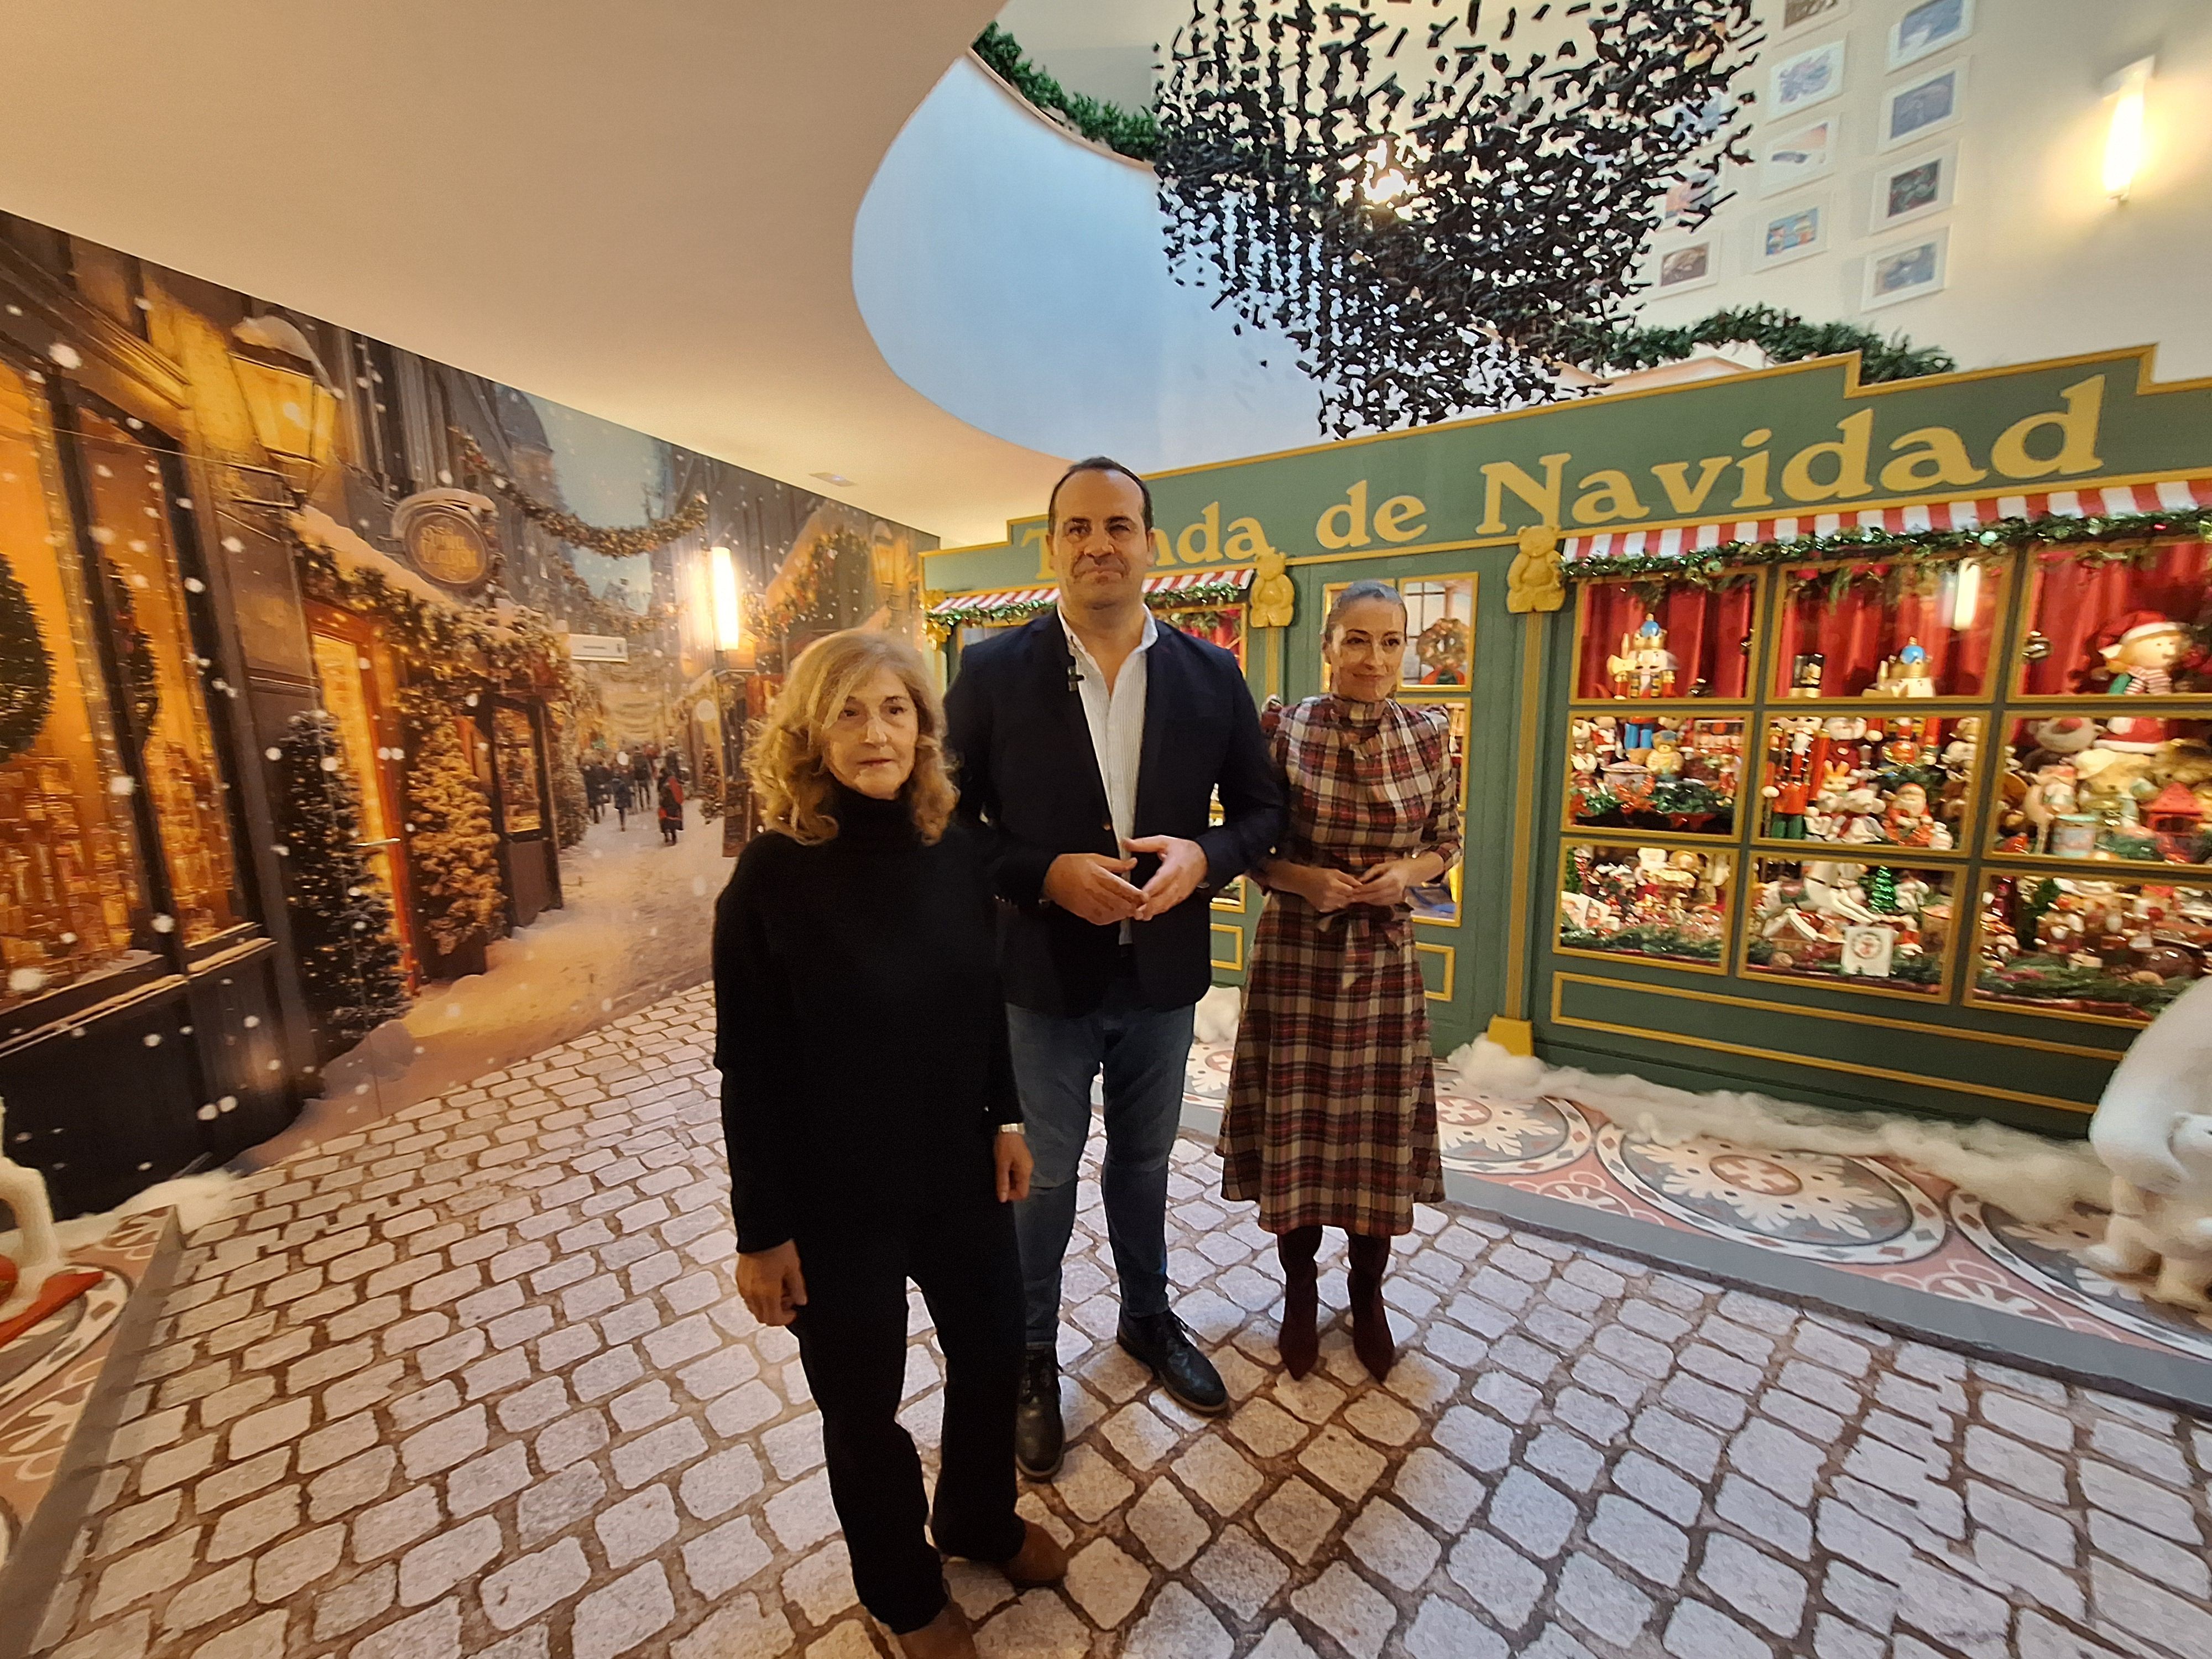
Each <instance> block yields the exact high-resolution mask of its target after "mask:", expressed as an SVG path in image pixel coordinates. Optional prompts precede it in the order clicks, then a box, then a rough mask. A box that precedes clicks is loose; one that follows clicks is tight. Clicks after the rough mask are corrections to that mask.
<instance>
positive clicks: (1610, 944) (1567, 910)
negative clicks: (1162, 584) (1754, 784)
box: [1556, 843, 1734, 973]
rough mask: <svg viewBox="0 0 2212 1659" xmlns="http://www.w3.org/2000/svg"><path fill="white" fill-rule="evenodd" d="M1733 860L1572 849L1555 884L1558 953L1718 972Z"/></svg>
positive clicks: (1676, 851) (1685, 853)
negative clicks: (1565, 952) (1647, 962)
mask: <svg viewBox="0 0 2212 1659" xmlns="http://www.w3.org/2000/svg"><path fill="white" fill-rule="evenodd" d="M1733 869H1734V860H1733V857H1732V856H1731V855H1730V854H1726V853H1721V852H1704V851H1697V850H1692V849H1691V848H1671V847H1637V846H1633V845H1616V844H1601V843H1573V844H1570V845H1569V846H1568V847H1566V848H1565V849H1564V856H1563V859H1562V860H1561V870H1560V877H1559V927H1558V932H1557V935H1556V945H1557V948H1558V949H1559V950H1560V951H1567V952H1571V953H1576V954H1581V955H1595V956H1608V957H1632V958H1638V959H1643V960H1648V961H1653V962H1662V963H1671V964H1674V965H1676V966H1687V967H1694V968H1702V969H1709V970H1711V971H1712V972H1714V973H1718V972H1720V971H1721V957H1722V947H1723V945H1724V943H1725V942H1726V939H1727V937H1728V914H1729V881H1730V878H1731V874H1732V872H1733Z"/></svg>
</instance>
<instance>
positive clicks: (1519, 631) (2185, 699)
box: [928, 349, 2212, 1133]
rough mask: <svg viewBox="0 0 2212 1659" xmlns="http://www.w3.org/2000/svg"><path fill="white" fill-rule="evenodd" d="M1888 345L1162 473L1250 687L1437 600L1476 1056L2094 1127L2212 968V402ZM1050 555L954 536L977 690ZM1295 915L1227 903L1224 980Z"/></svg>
mask: <svg viewBox="0 0 2212 1659" xmlns="http://www.w3.org/2000/svg"><path fill="white" fill-rule="evenodd" d="M1152 484H1153V489H1154V495H1155V499H1156V501H1157V503H1158V532H1157V533H1156V535H1155V538H1154V545H1155V563H1156V568H1155V571H1154V573H1153V577H1152V580H1153V582H1154V584H1155V585H1156V586H1158V587H1160V588H1161V589H1163V590H1164V591H1163V592H1161V593H1160V594H1158V595H1156V596H1155V604H1156V605H1162V606H1165V605H1168V604H1170V603H1171V602H1172V592H1173V585H1176V584H1185V585H1190V586H1197V585H1199V584H1204V583H1212V584H1214V585H1215V586H1220V587H1222V588H1223V589H1224V590H1225V592H1226V591H1227V590H1230V589H1233V590H1235V593H1236V598H1235V599H1233V600H1232V599H1226V598H1225V599H1223V600H1222V601H1220V603H1221V604H1222V605H1223V607H1224V614H1225V616H1226V617H1231V618H1233V627H1232V628H1231V629H1230V630H1229V631H1230V632H1231V634H1233V636H1234V638H1235V641H1236V642H1237V645H1238V647H1239V648H1240V649H1241V650H1242V651H1243V654H1244V659H1245V663H1246V669H1247V678H1248V681H1249V684H1250V687H1251V690H1252V692H1253V695H1254V696H1255V697H1260V698H1265V697H1267V696H1282V697H1284V698H1285V699H1286V700H1289V701H1293V702H1294V701H1296V700H1297V699H1298V698H1299V697H1302V696H1310V695H1311V694H1313V693H1314V692H1316V691H1318V690H1322V689H1324V685H1323V674H1324V670H1323V666H1322V662H1321V655H1320V629H1321V623H1322V617H1323V616H1324V615H1325V614H1326V611H1327V609H1328V603H1329V600H1330V598H1331V596H1332V594H1333V592H1334V590H1336V589H1337V588H1338V587H1339V586H1340V585H1342V584H1344V583H1346V582H1349V581H1352V580H1356V579H1358V578H1361V577H1365V576H1379V577H1382V578H1384V579H1386V580H1392V581H1395V583H1397V584H1398V586H1399V587H1400V591H1401V592H1402V593H1403V594H1404V595H1405V597H1406V599H1407V607H1408V611H1409V623H1410V626H1409V644H1408V648H1407V661H1406V667H1405V678H1404V687H1403V690H1401V694H1400V695H1401V696H1403V697H1406V698H1407V699H1417V700H1419V701H1423V702H1434V703H1437V704H1440V705H1442V706H1443V707H1444V708H1447V709H1449V711H1450V713H1451V716H1452V729H1453V732H1454V733H1455V740H1456V742H1457V744H1458V745H1459V750H1460V757H1461V764H1462V780H1463V790H1464V799H1465V806H1466V811H1467V845H1468V858H1467V861H1466V865H1465V867H1464V870H1463V872H1455V875H1454V877H1453V878H1452V879H1451V881H1450V883H1449V885H1448V886H1447V885H1441V884H1440V885H1439V886H1438V887H1437V889H1436V890H1433V891H1431V892H1429V893H1426V894H1424V895H1423V896H1421V902H1419V906H1418V908H1417V910H1416V916H1415V921H1416V929H1417V933H1418V935H1419V952H1420V957H1421V961H1422V965H1423V969H1424V972H1425V975H1426V978H1427V983H1428V989H1429V995H1430V998H1431V1018H1432V1023H1433V1025H1434V1028H1435V1033H1436V1038H1437V1044H1438V1047H1439V1048H1442V1049H1449V1048H1455V1047H1456V1046H1458V1045H1459V1044H1461V1043H1463V1042H1468V1041H1471V1040H1472V1039H1473V1038H1474V1037H1475V1036H1481V1035H1489V1036H1492V1037H1493V1038H1494V1039H1496V1040H1498V1041H1499V1042H1503V1043H1504V1044H1506V1045H1507V1046H1509V1047H1510V1048H1515V1049H1516V1051H1518V1052H1522V1053H1527V1052H1531V1051H1533V1052H1534V1053H1536V1054H1541V1056H1543V1057H1544V1058H1546V1059H1547V1060H1552V1061H1553V1062H1555V1063H1559V1064H1563V1065H1578V1066H1589V1067H1590V1068H1592V1069H1595V1070H1600V1071H1627V1070H1632V1071H1636V1072H1638V1073H1643V1074H1644V1075H1647V1076H1650V1077H1654V1078H1656V1079H1662V1080H1664V1081H1668V1082H1672V1083H1676V1084H1680V1085H1686V1086H1690V1087H1695V1088H1712V1087H1744V1086H1751V1087H1755V1088H1758V1089H1761V1090H1764V1091H1768V1092H1771V1093H1777V1094H1781V1095H1784V1096H1786V1097H1793V1098H1797V1099H1805V1100H1811V1101H1814V1102H1816V1103H1829V1104H1838V1105H1849V1106H1868V1105H1879V1106H1889V1107H1894V1106H1899V1105H1903V1106H1906V1107H1910V1108H1912V1109H1920V1110H1924V1111H1928V1112H1931V1113H1942V1114H1948V1115H1962V1116H1981V1117H1994V1118H1999V1119H2005V1120H2008V1121H2015V1122H2020V1123H2022V1124H2027V1125H2030V1126H2033V1127H2039V1128H2043V1129H2046V1130H2056V1131H2058V1132H2062V1133H2063V1132H2069V1131H2071V1132H2075V1133H2078V1132H2079V1131H2080V1129H2081V1127H2084V1126H2085V1125H2086V1121H2087V1118H2086V1114H2087V1111H2088V1110H2089V1109H2090V1108H2091V1107H2092V1106H2093V1104H2094V1103H2095V1102H2096V1100H2097V1098H2098V1095H2099V1093H2100V1090H2101V1088H2102V1086H2103V1084H2104V1082H2105V1079H2106V1077H2107V1076H2109V1074H2110V1072H2111V1069H2112V1064H2113V1062H2114V1060H2116V1059H2117V1057H2118V1054H2120V1053H2121V1052H2122V1051H2123V1050H2124V1048H2126V1046H2127V1044H2128V1042H2129V1041H2130V1037H2131V1036H2132V1035H2133V1033H2134V1032H2135V1031H2136V1030H2139V1029H2140V1028H2141V1026H2142V1024H2145V1023H2147V1022H2148V1020H2149V1018H2152V1017H2153V1016H2154V1014H2155V1013H2156V1012H2157V1011H2158V1010H2159V1009H2160V1008H2161V1007H2163V1006H2165V1005H2166V1003H2167V1002H2169V1001H2171V1000H2172V998H2173V997H2174V996H2176V995H2178V994H2179V993H2180V991H2181V990H2182V989H2183V988H2185V987H2186V986H2187V985H2189V984H2190V983H2191V982H2193V981H2194V980H2195V979H2197V978H2198V977H2201V976H2202V975H2204V974H2205V973H2207V972H2212V550H2208V546H2207V542H2208V538H2212V528H2208V526H2212V384H2207V383H2191V384H2174V385H2168V386H2160V385H2159V384H2158V383H2157V382H2156V380H2155V379H2154V374H2153V354H2152V353H2151V352H2150V351H2149V350H2148V349H2145V350H2142V351H2133V352H2120V353H2114V354H2110V355H2106V356H2094V357H2087V358H2081V359H2074V360H2067V361H2064V362H2048V363H2032V364H2024V365H2021V366H2019V367H2016V368H2003V369H1994V370H1987V371H1982V372H1978V373H1973V374H1949V375H1943V376H1935V377H1927V378H1923V379H1919V380H1902V381H1894V382H1889V383H1885V384H1882V385H1879V386H1862V385H1860V384H1859V383H1858V380H1857V360H1856V359H1855V358H1834V359H1826V360H1821V361H1819V362H1810V363H1805V364H1797V365H1791V366H1789V367H1785V368H1774V369H1769V370H1765V371H1760V372H1757V373H1747V374H1736V375H1732V376H1729V377H1726V378H1723V379H1719V380H1707V381H1701V382H1698V383H1695V384H1692V385H1688V386H1676V387H1667V388H1660V389H1654V390H1649V391H1640V392H1622V393H1616V394H1613V395H1611V396H1606V397H1598V398H1588V399H1584V400H1581V401H1577V402H1574V403H1570V404H1553V405H1549V406H1545V407H1541V408H1537V409H1532V410H1522V411H1516V412H1514V413H1511V414H1507V415H1501V416H1488V417H1484V418H1481V419H1478V420H1473V421H1468V422H1456V423H1454V424H1451V425H1447V426H1441V427H1436V428H1426V429H1423V430H1419V431H1414V432H1409V433H1404V434H1397V435H1386V436H1378V437H1374V438H1368V439H1360V440H1354V441H1349V442H1346V443H1340V444H1334V445H1327V446H1322V447H1317V448H1315V449H1311V450H1304V451H1298V452H1294V453H1288V454H1283V455H1274V456H1265V457H1261V458H1257V459H1252V460H1248V461H1242V462H1237V463H1231V464H1229V465H1222V466H1215V467H1207V468H1203V469H1197V470H1194V471H1186V472H1182V473H1176V474H1170V475H1165V476H1163V477H1158V478H1156V479H1154V480H1152ZM1042 544H1043V525H1042V520H1023V521H1018V522H1017V523H1015V524H1013V525H1012V526H1009V538H1008V541H1007V542H1006V544H1000V545H994V546H991V547H985V548H972V549H963V550H948V551H946V552H945V553H941V554H938V555H935V556H932V557H931V558H930V560H929V561H928V571H929V578H930V586H931V588H932V593H931V596H930V599H931V609H932V615H933V617H935V618H939V619H942V620H943V621H945V622H949V623H951V624H952V626H951V628H950V629H947V630H946V631H945V635H944V638H945V649H946V652H947V656H948V667H949V670H950V671H953V672H957V650H958V646H959V643H960V640H961V633H960V629H962V628H963V627H972V626H976V625H984V626H987V625H991V624H992V623H994V621H996V620H1000V617H999V616H998V615H997V614H995V613H997V612H1001V611H1006V612H1014V613H1018V612H1020V611H1022V608H1023V607H1024V606H1025V605H1032V604H1036V603H1042V602H1043V601H1042V599H1040V598H1039V597H1038V595H1037V594H1036V592H1035V591H1034V590H1036V589H1038V588H1040V587H1042V586H1045V585H1046V584H1048V582H1049V580H1050V578H1049V574H1048V571H1047V570H1046V568H1045V567H1044V565H1043V563H1042ZM1017 583H1026V584H1027V585H1028V587H1029V589H1030V590H1031V591H1030V592H1024V589H1023V588H1022V587H1020V586H1016V584H1017ZM1213 904H1214V910H1215V914H1214V916H1213V918H1212V920H1213V924H1214V938H1215V940H1216V957H1215V967H1216V969H1217V975H1218V978H1219V979H1220V980H1221V981H1223V982H1225V983H1234V982H1236V981H1237V980H1238V979H1239V978H1240V977H1241V974H1242V969H1243V961H1244V956H1245V951H1246V950H1247V948H1248V946H1249V935H1250V932H1251V929H1252V927H1253V926H1254V924H1255V921H1256V920H1257V915H1258V912H1259V908H1260V905H1261V896H1260V895H1259V894H1258V893H1257V892H1256V891H1255V890H1252V887H1251V884H1249V882H1240V883H1238V884H1236V886H1235V887H1233V888H1232V889H1231V890H1230V891H1229V892H1227V893H1225V894H1222V895H1220V896H1217V897H1216V898H1215V899H1214V901H1213Z"/></svg>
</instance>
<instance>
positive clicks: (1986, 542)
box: [1562, 507, 2212, 587]
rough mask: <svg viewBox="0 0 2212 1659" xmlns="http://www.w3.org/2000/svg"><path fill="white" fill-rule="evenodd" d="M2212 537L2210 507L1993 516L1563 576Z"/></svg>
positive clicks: (1667, 556)
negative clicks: (1966, 526)
mask: <svg viewBox="0 0 2212 1659" xmlns="http://www.w3.org/2000/svg"><path fill="white" fill-rule="evenodd" d="M2208 535H2212V508H2206V507H2181V508H2178V509H2176V510H2174V511H2172V512H2162V513H2100V514H2098V515H2096V516H2095V517H2093V518H2077V517H2075V516H2073V515H2071V514H2069V513H2042V514H2039V515H2038V516H2037V517H2035V518H2032V519H2023V518H2012V519H1998V520H1995V521H1994V522H1992V523H1989V524H1984V525H1978V526H1975V527H1974V528H1973V529H1972V530H1935V529H1929V530H1883V529H1879V528H1874V527H1870V526H1850V527H1849V528H1845V529H1841V530H1836V531H1832V532H1829V533H1828V534H1827V535H1825V536H1796V537H1792V538H1789V539H1788V540H1786V541H1766V542H1759V541H1752V542H1723V543H1722V544H1720V545H1719V546H1717V547H1705V548H1699V549H1698V550H1696V551H1695V552H1690V553H1635V554H1623V555H1619V556H1609V557H1602V558H1591V559H1570V560H1568V561H1566V562H1565V564H1564V565H1563V567H1562V569H1563V571H1564V574H1566V575H1567V576H1568V577H1570V578H1571V579H1574V580H1599V579H1601V578H1617V577H1622V576H1629V577H1635V576H1650V577H1659V578H1662V579H1664V580H1668V581H1684V582H1689V583H1692V584H1693V585H1695V586H1700V587H1708V586H1712V585H1713V584H1714V583H1716V582H1717V581H1719V580H1724V579H1726V578H1727V577H1728V576H1729V574H1730V573H1732V572H1734V571H1739V570H1742V569H1745V568H1749V567H1752V566H1754V565H1776V564H1814V563H1819V562H1823V561H1826V560H1830V559H1895V560H1899V561H1902V562H1905V563H1908V564H1910V563H1920V562H1926V563H1948V562H1957V561H1959V560H1962V559H1969V558H1973V557H1976V556H1986V555H1988V554H1990V553H1994V552H1997V551H2000V550H2006V549H2010V548H2018V547H2033V546H2043V547H2050V548H2058V549H2064V550H2068V551H2069V552H2070V553H2071V555H2072V556H2073V557H2075V559H2077V560H2080V561H2081V562H2084V563H2088V564H2093V565H2095V564H2109V563H2113V562H2121V561H2127V562H2133V561H2136V560H2139V559H2141V558H2142V557H2143V556H2145V555H2144V552H2143V551H2142V549H2141V548H2140V547H2131V546H2124V545H2121V544H2127V543H2136V544H2148V542H2151V541H2153V540H2162V541H2172V540H2176V539H2179V540H2185V541H2193V540H2202V539H2203V538H2206V537H2207V536H2208Z"/></svg>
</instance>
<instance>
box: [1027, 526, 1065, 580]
mask: <svg viewBox="0 0 2212 1659" xmlns="http://www.w3.org/2000/svg"><path fill="white" fill-rule="evenodd" d="M1031 542H1035V543H1036V544H1037V580H1039V581H1041V582H1056V581H1058V580H1060V573H1059V572H1058V571H1056V570H1054V568H1052V542H1051V539H1050V538H1048V537H1047V536H1046V534H1045V533H1044V526H1042V525H1031V526H1030V527H1029V528H1028V529H1027V530H1024V532H1022V545H1023V546H1024V547H1027V546H1028V545H1029V544H1030V543H1031Z"/></svg>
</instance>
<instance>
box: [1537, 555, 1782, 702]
mask: <svg viewBox="0 0 2212 1659" xmlns="http://www.w3.org/2000/svg"><path fill="white" fill-rule="evenodd" d="M1584 586H1585V587H1586V588H1587V589H1588V590H1589V592H1588V597H1587V598H1586V599H1584V601H1583V604H1584V605H1585V606H1586V607H1587V608H1586V609H1585V611H1583V638H1582V647H1581V654H1580V657H1579V658H1578V659H1577V662H1576V665H1575V696H1577V697H1610V696H1613V676H1612V675H1611V674H1610V673H1608V672H1607V670H1606V659H1607V658H1608V657H1611V656H1613V654H1614V653H1617V652H1618V651H1619V650H1620V641H1621V636H1622V635H1624V634H1632V633H1634V632H1635V631H1636V630H1637V629H1638V628H1639V627H1641V626H1642V625H1643V623H1644V618H1645V617H1648V616H1650V615H1653V614H1655V613H1654V611H1652V609H1651V608H1650V607H1649V606H1647V605H1645V604H1644V596H1643V594H1642V593H1640V592H1638V591H1637V589H1636V588H1635V587H1633V586H1630V585H1629V584H1627V583H1625V582H1588V583H1585V584H1584ZM1755 592H1757V588H1756V586H1754V584H1753V583H1751V582H1748V581H1741V582H1731V583H1730V584H1729V585H1728V586H1725V587H1717V588H1713V587H1697V586H1692V585H1691V584H1689V583H1686V582H1684V583H1679V584H1675V585H1673V586H1669V587H1668V589H1667V591H1666V593H1665V595H1664V597H1663V598H1662V599H1661V600H1660V601H1659V605H1658V607H1657V611H1656V615H1657V617H1658V618H1659V625H1660V626H1661V627H1662V628H1663V629H1666V630H1667V649H1668V650H1669V651H1671V652H1672V653H1674V663H1675V669H1674V695H1675V696H1678V697H1686V696H1689V694H1690V688H1691V687H1692V685H1694V684H1696V683H1697V682H1698V681H1699V680H1701V679H1702V680H1703V681H1704V682H1705V692H1704V695H1705V696H1711V697H1742V696H1748V695H1749V692H1750V684H1749V675H1750V669H1749V663H1750V657H1749V656H1748V654H1747V653H1746V651H1745V649H1744V647H1745V643H1746V641H1748V640H1749V639H1750V638H1751V629H1752V598H1753V594H1754V593H1755Z"/></svg>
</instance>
